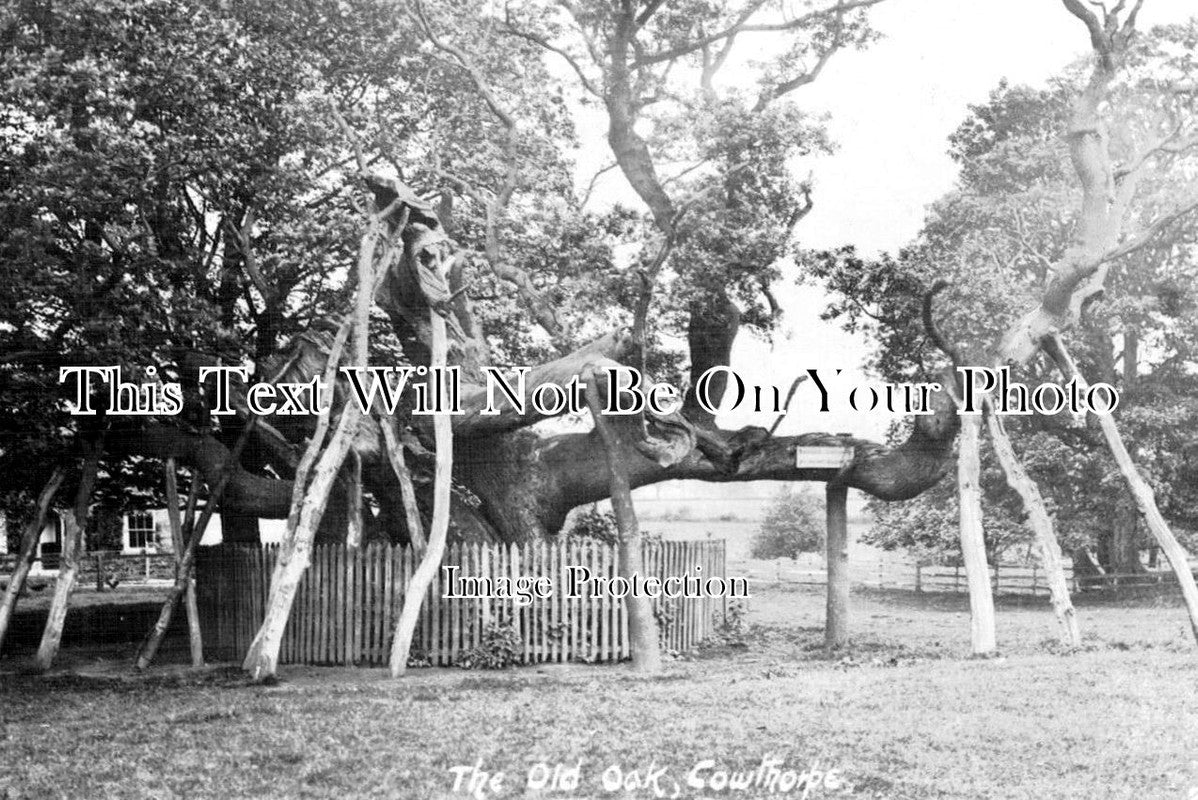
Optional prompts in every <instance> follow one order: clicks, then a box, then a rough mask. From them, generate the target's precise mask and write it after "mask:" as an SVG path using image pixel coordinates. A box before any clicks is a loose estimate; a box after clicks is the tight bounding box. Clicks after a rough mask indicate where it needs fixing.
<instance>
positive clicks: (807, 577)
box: [731, 558, 1198, 596]
mask: <svg viewBox="0 0 1198 800" xmlns="http://www.w3.org/2000/svg"><path fill="white" fill-rule="evenodd" d="M731 568H732V569H733V570H734V571H735V572H736V574H738V575H745V576H746V577H748V578H749V580H750V582H751V583H759V584H760V583H773V584H792V585H809V586H823V585H825V584H826V583H827V574H826V572H825V570H824V568H823V566H822V565H821V564H816V563H804V562H799V561H791V560H787V559H777V560H775V561H772V562H763V561H744V562H735V561H734V562H733V563H732V564H731ZM1191 569H1198V565H1194V564H1191ZM849 576H850V580H851V583H852V585H853V586H859V587H865V588H870V589H899V590H908V591H916V592H930V593H934V592H940V593H948V594H953V593H965V592H968V591H969V586H968V582H967V580H966V576H965V568H964V567H963V566H941V565H926V564H920V563H919V562H916V561H912V560H906V559H891V558H877V559H852V560H851V561H850V562H849ZM1065 580H1066V581H1067V582H1068V584H1069V589H1070V591H1071V592H1084V591H1088V590H1119V589H1125V588H1133V587H1142V586H1156V585H1160V584H1169V583H1176V582H1177V579H1176V577H1175V576H1174V573H1173V571H1172V570H1169V569H1163V570H1162V569H1146V570H1145V571H1143V572H1135V573H1126V574H1115V573H1108V574H1101V575H1092V574H1087V573H1076V574H1075V573H1074V571H1073V568H1072V566H1071V565H1069V564H1068V563H1066V565H1065ZM990 585H991V588H992V589H993V590H994V593H995V594H1007V595H1011V594H1018V595H1043V596H1047V595H1048V593H1049V592H1048V581H1047V579H1046V578H1045V575H1044V570H1042V569H1041V568H1040V567H1039V566H1038V565H1036V564H1031V565H1024V564H991V565H990Z"/></svg>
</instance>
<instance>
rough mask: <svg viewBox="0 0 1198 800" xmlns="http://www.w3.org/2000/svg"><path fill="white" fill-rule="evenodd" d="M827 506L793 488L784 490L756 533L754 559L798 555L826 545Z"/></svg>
mask: <svg viewBox="0 0 1198 800" xmlns="http://www.w3.org/2000/svg"><path fill="white" fill-rule="evenodd" d="M822 519H823V508H822V507H821V506H820V504H819V502H818V501H816V500H815V499H814V498H812V497H811V496H810V495H807V494H803V493H801V492H796V491H794V490H793V489H791V488H790V487H787V488H785V489H783V490H782V491H780V492H779V493H778V495H777V496H776V497H775V498H774V500H773V503H772V504H771V505H770V509H769V511H768V512H766V515H765V520H764V521H763V522H762V523H761V528H760V529H759V530H758V531H757V533H756V534H755V535H754V536H753V547H752V555H753V558H798V556H799V553H816V552H819V551H820V550H822V549H823V546H824V525H823V522H822Z"/></svg>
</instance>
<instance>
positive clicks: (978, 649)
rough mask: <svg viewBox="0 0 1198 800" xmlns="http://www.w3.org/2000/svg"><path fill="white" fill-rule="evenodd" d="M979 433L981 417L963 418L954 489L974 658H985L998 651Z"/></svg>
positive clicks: (970, 416)
mask: <svg viewBox="0 0 1198 800" xmlns="http://www.w3.org/2000/svg"><path fill="white" fill-rule="evenodd" d="M981 430H982V418H981V415H979V414H965V415H962V417H961V437H960V440H959V441H960V445H959V447H960V450H959V452H958V455H957V489H958V494H959V498H960V534H961V555H962V557H963V559H964V561H965V578H966V580H967V581H968V583H969V617H970V640H971V644H972V647H973V654H974V655H987V654H989V653H993V652H994V651H995V649H997V647H998V643H997V637H996V636H995V632H994V595H993V594H992V593H991V591H990V567H989V565H988V564H987V563H986V542H985V538H984V536H983V532H982V488H981V459H980V457H979V455H978V447H979V444H980V434H981Z"/></svg>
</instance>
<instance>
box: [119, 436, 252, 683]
mask: <svg viewBox="0 0 1198 800" xmlns="http://www.w3.org/2000/svg"><path fill="white" fill-rule="evenodd" d="M257 424H258V418H257V417H253V416H252V417H250V418H249V420H247V421H246V423H245V427H244V428H242V430H241V434H240V435H239V436H238V437H237V443H236V444H235V445H234V446H233V450H232V451H231V452H230V453H229V458H228V460H227V461H225V464H224V467H223V468H222V469H221V472H220V477H218V478H217V479H216V485H215V486H213V487H212V492H211V493H210V494H209V495H208V502H207V504H206V505H205V506H204V513H203V514H201V515H200V521H199V522H198V523H197V524H196V526H195V530H188V531H184V533H185V535H186V538H187V544H186V546H185V547H184V548H183V556H182V558H180V559H179V569H178V574H177V575H176V576H175V582H174V584H173V585H172V586H171V588H170V591H169V592H168V593H167V596H166V601H165V602H164V603H163V604H162V610H161V611H160V612H159V613H158V620H157V622H155V623H154V627H153V628H151V629H150V632H149V634H148V635H147V636H146V639H145V641H144V642H142V645H141V647H140V648H138V652H137V658H136V659H135V660H134V668H135V669H137V670H143V669H145V668H146V667H148V666H150V663H151V662H152V661H153V660H154V656H155V654H157V652H158V647H159V646H160V645H161V644H162V640H163V638H165V637H166V630H167V628H169V627H170V624H171V618H172V617H173V616H174V614H175V608H176V607H177V606H178V605H179V598H181V597H182V596H183V594H184V593H185V592H186V591H187V587H188V586H189V585H191V568H192V566H193V565H194V564H195V556H196V545H198V544H199V541H200V539H202V538H204V530H205V529H206V528H207V527H208V523H209V522H210V521H211V520H212V515H213V514H215V513H216V509H217V507H218V506H219V505H220V496H221V494H222V493H224V491H225V484H227V483H228V482H229V477H230V476H231V475H232V474H233V473H234V472H235V471H236V470H237V469H239V466H238V462H239V461H240V459H241V452H242V450H244V449H245V445H246V442H248V441H249V438H250V434H251V433H253V430H254V428H255V427H256V426H257Z"/></svg>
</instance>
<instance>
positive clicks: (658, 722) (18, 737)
mask: <svg viewBox="0 0 1198 800" xmlns="http://www.w3.org/2000/svg"><path fill="white" fill-rule="evenodd" d="M1079 610H1080V612H1081V615H1082V623H1083V626H1084V630H1085V631H1086V632H1087V634H1088V641H1089V644H1088V645H1087V647H1086V648H1085V649H1084V650H1083V651H1082V652H1078V653H1073V654H1068V655H1064V654H1060V653H1059V652H1057V650H1058V648H1057V647H1056V645H1055V644H1054V635H1055V634H1054V629H1053V625H1054V621H1053V618H1052V615H1051V612H1050V611H1049V610H1048V607H1047V603H1046V602H1045V601H1044V600H1043V599H1041V600H1040V601H1038V602H1036V603H1034V604H1032V603H1023V604H1017V603H1010V604H1008V603H1004V604H1002V605H1001V606H1000V610H999V625H1000V629H999V638H1000V642H1001V644H1002V647H1003V655H1002V656H1001V657H1000V658H996V659H991V660H975V659H970V658H968V606H967V601H966V599H965V598H964V597H935V598H929V597H919V596H916V595H913V594H904V593H882V592H868V593H859V594H855V595H854V603H853V611H854V620H855V629H856V630H857V631H858V634H857V637H856V643H855V645H854V647H853V648H852V649H851V650H850V651H849V652H848V653H847V654H844V655H842V656H840V657H837V658H833V659H828V658H825V657H824V655H823V653H822V651H821V650H820V648H819V645H820V641H821V637H822V632H821V629H820V620H821V619H822V614H823V599H822V594H821V593H820V592H819V591H817V590H810V589H807V590H799V591H784V590H782V589H778V588H772V589H770V588H767V589H765V590H762V591H761V592H760V593H759V594H758V596H757V597H755V598H754V599H753V602H752V607H751V613H750V615H749V621H750V623H751V625H752V628H751V630H750V633H749V635H748V637H747V646H746V647H743V648H741V647H716V648H711V649H707V650H704V651H703V652H701V653H699V654H698V655H697V656H696V657H694V658H692V659H688V660H679V661H674V662H672V663H671V664H670V665H669V667H668V669H667V671H666V673H665V674H664V675H662V676H660V677H656V678H641V677H638V676H636V675H634V674H633V673H631V672H630V671H629V670H628V669H627V667H626V666H617V667H613V666H581V665H580V666H574V665H568V666H549V667H543V668H520V669H514V670H509V671H505V672H465V671H460V670H416V671H414V673H412V675H411V677H409V678H406V679H404V680H402V681H391V680H389V679H388V678H386V676H385V673H383V672H382V671H380V670H351V669H316V668H291V669H285V670H284V673H283V681H282V683H280V684H279V685H277V686H273V687H252V686H246V685H245V684H244V682H243V681H242V680H241V679H240V677H239V676H238V675H237V674H236V672H235V671H230V670H221V669H214V670H209V671H205V672H201V673H195V672H191V671H186V670H182V669H179V668H173V667H164V668H162V670H161V671H160V672H159V673H158V674H156V675H152V676H150V677H142V678H138V679H129V678H127V677H123V673H117V672H116V671H115V670H113V669H111V668H110V667H111V665H108V666H106V665H105V664H103V663H95V662H92V661H89V660H88V659H86V658H84V657H83V656H82V655H81V654H77V653H72V654H69V655H70V657H71V658H70V660H69V663H70V664H71V665H72V666H73V667H74V668H75V671H74V672H73V673H62V674H59V675H56V676H52V677H49V678H42V679H38V678H28V677H21V676H17V675H14V674H12V673H9V674H0V681H2V682H3V683H2V686H0V797H9V798H18V797H22V798H23V797H30V798H42V797H80V798H102V797H153V798H170V797H187V798H193V797H196V798H227V797H320V798H343V797H394V798H448V797H456V798H466V797H469V796H470V795H469V794H468V793H467V792H466V791H464V790H463V791H461V792H457V793H455V792H453V791H452V790H453V781H454V777H453V774H452V773H451V771H450V769H451V767H453V766H455V765H467V764H469V765H473V764H475V763H476V762H478V761H480V760H481V762H482V766H483V769H484V770H487V771H491V772H494V771H498V770H502V771H504V772H505V778H504V780H503V784H502V787H501V791H500V792H499V794H498V795H495V794H493V793H491V792H490V791H487V792H485V793H484V794H483V795H482V796H484V797H492V796H499V797H550V798H552V797H585V798H590V797H636V798H650V797H654V796H657V795H655V792H654V788H655V787H660V788H662V789H663V790H665V794H664V796H667V797H668V796H672V795H673V796H678V797H727V798H755V797H773V796H782V797H786V796H789V797H799V796H802V791H801V790H796V791H793V792H791V793H789V794H785V795H783V794H777V795H775V794H770V793H768V792H766V791H764V790H757V789H750V790H746V791H730V790H727V789H725V790H722V791H712V790H710V789H705V790H697V789H692V788H689V787H688V786H687V785H686V778H687V774H688V772H690V770H691V769H692V767H693V766H694V765H695V764H696V763H697V762H700V761H702V760H704V759H711V760H713V761H714V762H716V765H717V766H716V767H714V768H713V769H720V768H723V769H727V770H730V771H736V770H742V771H747V770H755V769H757V768H758V766H759V765H760V764H761V762H762V759H763V758H764V757H767V756H771V755H773V756H776V757H777V758H778V759H781V760H782V762H783V764H782V765H781V768H782V769H793V770H795V771H796V772H802V771H803V770H805V769H808V768H810V767H811V766H812V765H814V764H816V763H818V767H819V769H821V770H827V769H829V768H835V769H836V770H837V771H838V773H839V775H840V776H842V779H843V780H844V781H847V782H848V783H850V784H851V787H842V788H840V789H836V790H829V789H826V788H825V789H820V790H818V791H813V792H811V793H810V794H809V795H808V796H809V797H854V798H865V797H869V798H962V799H966V798H968V799H970V800H972V799H973V798H1002V799H1003V800H1014V799H1015V798H1037V800H1056V799H1057V798H1137V799H1141V798H1187V797H1193V796H1194V795H1193V794H1191V793H1190V792H1191V790H1192V789H1191V787H1195V786H1198V746H1196V744H1195V743H1196V742H1198V703H1196V697H1195V683H1196V681H1195V678H1196V677H1198V649H1196V648H1195V647H1194V646H1193V644H1192V643H1191V642H1190V641H1189V640H1188V639H1186V638H1184V634H1185V631H1186V629H1187V625H1186V620H1185V612H1184V610H1183V609H1182V608H1180V607H1179V606H1178V605H1177V603H1176V602H1174V601H1173V600H1172V599H1171V598H1170V599H1166V600H1161V599H1157V598H1155V597H1154V596H1151V595H1149V596H1144V597H1142V598H1140V599H1138V600H1136V601H1135V602H1134V603H1132V604H1130V605H1129V606H1122V607H1121V606H1116V605H1114V604H1112V603H1109V602H1089V603H1083V604H1082V605H1081V607H1080V609H1079ZM9 666H11V665H9ZM538 762H545V763H547V764H549V765H550V766H552V765H556V764H559V763H560V764H564V765H567V766H571V767H572V766H575V765H577V764H579V763H580V762H581V783H580V785H579V786H578V787H577V788H576V789H574V790H572V791H561V790H559V791H553V790H539V791H537V790H528V789H527V788H526V785H525V779H526V777H527V774H528V770H529V768H530V767H531V766H532V765H534V764H537V763H538ZM612 765H617V766H618V768H619V770H620V772H621V773H622V776H623V777H624V778H627V777H628V773H630V772H631V771H633V770H638V777H640V778H644V777H645V776H646V774H647V772H648V771H649V770H650V768H652V769H660V768H662V767H664V768H665V772H664V774H660V775H659V778H658V780H657V782H656V783H655V784H651V785H649V786H642V787H640V788H636V789H634V790H632V791H628V792H626V791H624V790H622V789H621V790H617V791H611V792H609V791H607V790H606V789H605V786H604V781H603V776H604V773H605V771H607V774H608V777H609V779H610V778H612V777H613V776H614V775H615V773H614V771H611V770H609V768H610V767H612ZM702 774H703V775H704V776H707V777H710V776H711V775H712V770H708V771H706V772H704V773H702ZM675 781H677V782H678V783H679V784H681V786H680V787H679V791H678V793H677V795H674V789H675V784H674V782H675ZM5 792H7V794H5Z"/></svg>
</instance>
